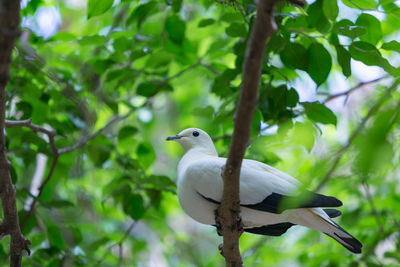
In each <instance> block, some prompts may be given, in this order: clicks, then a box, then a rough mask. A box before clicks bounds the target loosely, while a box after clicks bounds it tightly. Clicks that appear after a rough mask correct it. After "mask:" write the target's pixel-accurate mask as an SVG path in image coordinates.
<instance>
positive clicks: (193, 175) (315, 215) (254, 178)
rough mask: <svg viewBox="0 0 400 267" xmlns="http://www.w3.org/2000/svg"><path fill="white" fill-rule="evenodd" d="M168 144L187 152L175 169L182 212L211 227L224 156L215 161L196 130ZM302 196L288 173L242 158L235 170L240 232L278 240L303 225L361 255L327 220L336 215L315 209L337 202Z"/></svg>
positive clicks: (356, 244) (205, 137) (350, 239)
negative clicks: (290, 230)
mask: <svg viewBox="0 0 400 267" xmlns="http://www.w3.org/2000/svg"><path fill="white" fill-rule="evenodd" d="M167 140H175V141H177V142H178V143H180V144H181V145H182V147H183V148H184V150H185V152H186V153H185V155H184V156H183V157H182V159H181V160H180V162H179V165H178V197H179V202H180V204H181V206H182V208H183V210H184V211H185V212H186V213H187V214H188V215H189V216H190V217H192V218H193V219H194V220H196V221H198V222H200V223H203V224H209V225H215V217H214V211H215V209H216V208H217V207H218V204H219V203H220V201H221V198H222V191H223V181H222V171H223V167H224V166H225V162H226V158H220V157H218V154H217V151H216V149H215V147H214V144H213V142H212V139H211V138H210V136H209V135H208V134H207V133H206V132H204V131H202V130H200V129H196V128H189V129H186V130H183V131H182V132H181V133H179V134H178V135H175V136H170V137H168V138H167ZM304 192H308V191H307V189H306V188H305V187H304V186H303V185H302V184H301V183H300V182H299V181H298V180H296V179H295V178H293V177H291V176H290V175H288V174H286V173H284V172H282V171H279V170H277V169H275V168H273V167H271V166H268V165H266V164H264V163H261V162H258V161H255V160H248V159H244V160H243V163H242V168H241V171H240V205H241V217H242V222H243V225H244V230H245V231H246V232H250V233H255V234H263V235H274V236H278V235H282V234H283V233H285V232H286V230H287V229H288V228H290V227H291V226H292V225H302V226H306V227H309V228H311V229H314V230H317V231H320V232H322V233H325V234H327V235H329V236H330V237H332V238H333V239H335V240H336V241H338V242H339V243H340V244H342V245H343V246H344V247H346V248H347V249H349V250H350V251H352V252H354V253H361V247H362V244H361V243H360V242H359V241H358V240H357V239H355V238H354V237H353V236H351V235H350V234H349V233H347V232H346V231H345V230H344V229H343V228H341V227H340V226H339V225H338V224H336V223H335V222H334V221H333V220H332V219H331V218H330V217H336V216H339V215H340V212H339V211H338V210H334V209H328V210H323V209H322V208H320V207H337V206H341V205H342V203H341V202H340V201H339V200H338V199H336V198H334V197H327V196H323V195H320V194H315V193H312V192H309V195H308V196H309V197H308V198H307V200H305V199H304V194H303V193H304ZM300 195H301V196H302V197H300ZM285 201H286V202H285ZM294 205H295V206H294Z"/></svg>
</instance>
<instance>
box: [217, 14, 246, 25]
mask: <svg viewBox="0 0 400 267" xmlns="http://www.w3.org/2000/svg"><path fill="white" fill-rule="evenodd" d="M221 20H222V21H225V22H228V23H232V22H235V21H238V22H243V17H242V16H241V15H240V13H239V12H223V13H222V16H221Z"/></svg>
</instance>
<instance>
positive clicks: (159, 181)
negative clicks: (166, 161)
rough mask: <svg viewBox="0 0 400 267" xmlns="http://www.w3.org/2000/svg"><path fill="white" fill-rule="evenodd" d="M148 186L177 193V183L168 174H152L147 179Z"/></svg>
mask: <svg viewBox="0 0 400 267" xmlns="http://www.w3.org/2000/svg"><path fill="white" fill-rule="evenodd" d="M147 182H148V187H150V188H152V189H159V190H161V191H168V192H170V193H174V194H175V193H176V184H175V182H174V181H172V180H171V179H170V178H169V177H168V176H159V175H152V176H150V177H148V179H147Z"/></svg>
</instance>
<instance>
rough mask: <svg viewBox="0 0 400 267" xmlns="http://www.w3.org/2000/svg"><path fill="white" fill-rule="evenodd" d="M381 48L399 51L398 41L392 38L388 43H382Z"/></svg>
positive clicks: (399, 44)
mask: <svg viewBox="0 0 400 267" xmlns="http://www.w3.org/2000/svg"><path fill="white" fill-rule="evenodd" d="M381 48H382V49H385V50H392V51H396V52H399V53H400V43H399V42H398V41H395V40H392V41H390V42H388V43H384V44H383V45H382V46H381Z"/></svg>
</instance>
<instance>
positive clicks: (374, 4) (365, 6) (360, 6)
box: [328, 0, 378, 10]
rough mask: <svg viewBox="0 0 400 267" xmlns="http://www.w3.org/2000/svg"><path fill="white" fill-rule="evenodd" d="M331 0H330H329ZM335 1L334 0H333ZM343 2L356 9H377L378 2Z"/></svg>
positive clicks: (362, 0) (344, 0)
mask: <svg viewBox="0 0 400 267" xmlns="http://www.w3.org/2000/svg"><path fill="white" fill-rule="evenodd" d="M328 1H330V0H328ZM332 1H333V0H332ZM342 2H343V4H345V5H346V6H348V7H351V8H355V9H371V10H372V9H376V8H377V7H378V3H377V2H376V1H374V0H342Z"/></svg>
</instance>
